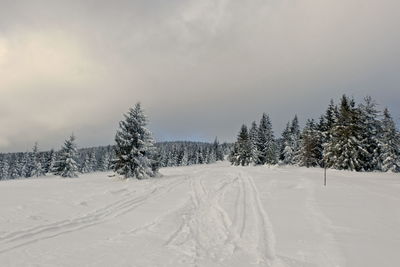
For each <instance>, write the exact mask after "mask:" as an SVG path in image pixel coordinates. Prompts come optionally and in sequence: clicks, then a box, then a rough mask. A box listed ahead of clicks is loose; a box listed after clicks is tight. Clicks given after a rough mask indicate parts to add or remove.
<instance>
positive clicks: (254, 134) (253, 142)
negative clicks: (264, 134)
mask: <svg viewBox="0 0 400 267" xmlns="http://www.w3.org/2000/svg"><path fill="white" fill-rule="evenodd" d="M249 138H250V146H251V161H252V162H253V163H256V161H257V138H258V126H257V123H256V122H255V121H253V122H252V123H251V127H250V130H249Z"/></svg>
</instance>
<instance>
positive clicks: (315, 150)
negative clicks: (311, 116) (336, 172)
mask: <svg viewBox="0 0 400 267" xmlns="http://www.w3.org/2000/svg"><path fill="white" fill-rule="evenodd" d="M301 135H302V136H301V142H300V150H299V165H300V166H305V167H307V168H308V167H316V166H318V165H319V158H320V157H321V153H322V150H321V147H320V146H319V140H320V136H319V134H318V130H317V127H316V125H315V122H314V121H313V120H308V121H307V123H306V126H305V127H304V129H303V132H302V134H301Z"/></svg>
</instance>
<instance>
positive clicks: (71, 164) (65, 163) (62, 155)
mask: <svg viewBox="0 0 400 267" xmlns="http://www.w3.org/2000/svg"><path fill="white" fill-rule="evenodd" d="M76 156H77V148H76V144H75V136H74V135H73V134H72V135H71V136H70V138H69V139H67V140H65V142H64V146H63V147H62V148H61V150H60V152H59V159H58V161H57V162H56V163H55V165H54V174H55V175H60V176H61V177H64V178H67V177H68V178H73V177H78V175H77V172H78V166H77V163H76Z"/></svg>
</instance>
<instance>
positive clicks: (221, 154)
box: [210, 137, 224, 161]
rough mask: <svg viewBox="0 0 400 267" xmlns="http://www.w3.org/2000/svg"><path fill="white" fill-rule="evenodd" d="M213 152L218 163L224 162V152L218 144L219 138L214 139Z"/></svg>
mask: <svg viewBox="0 0 400 267" xmlns="http://www.w3.org/2000/svg"><path fill="white" fill-rule="evenodd" d="M213 150H214V151H213V153H214V154H215V155H214V157H215V160H216V161H223V160H224V152H223V151H222V149H221V146H220V144H219V142H218V138H217V137H215V139H214V144H213ZM210 152H212V151H210Z"/></svg>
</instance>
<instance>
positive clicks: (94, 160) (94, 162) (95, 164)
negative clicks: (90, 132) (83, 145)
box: [89, 150, 99, 172]
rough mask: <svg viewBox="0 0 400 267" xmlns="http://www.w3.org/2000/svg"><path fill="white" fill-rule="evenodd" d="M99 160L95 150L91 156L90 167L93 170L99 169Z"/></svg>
mask: <svg viewBox="0 0 400 267" xmlns="http://www.w3.org/2000/svg"><path fill="white" fill-rule="evenodd" d="M98 165H99V164H98V161H97V157H96V153H95V152H94V150H93V151H92V152H91V153H90V157H89V168H90V171H91V172H96V171H98V170H99V168H98V167H99V166H98Z"/></svg>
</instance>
